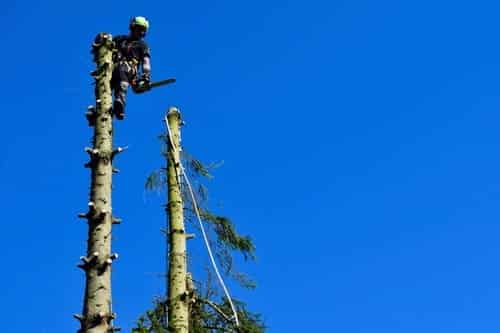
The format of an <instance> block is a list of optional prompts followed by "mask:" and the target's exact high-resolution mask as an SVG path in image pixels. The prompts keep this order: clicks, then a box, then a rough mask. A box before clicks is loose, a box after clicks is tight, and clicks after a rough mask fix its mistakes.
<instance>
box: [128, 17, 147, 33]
mask: <svg viewBox="0 0 500 333" xmlns="http://www.w3.org/2000/svg"><path fill="white" fill-rule="evenodd" d="M135 26H139V27H143V28H144V29H145V30H146V31H147V30H148V29H149V22H148V20H146V18H145V17H144V16H136V17H134V18H132V20H130V29H132V28H133V27H135Z"/></svg>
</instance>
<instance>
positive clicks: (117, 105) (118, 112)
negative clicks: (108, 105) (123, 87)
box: [113, 100, 125, 120]
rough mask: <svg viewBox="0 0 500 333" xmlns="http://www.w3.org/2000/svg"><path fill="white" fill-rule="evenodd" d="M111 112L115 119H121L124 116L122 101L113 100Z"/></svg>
mask: <svg viewBox="0 0 500 333" xmlns="http://www.w3.org/2000/svg"><path fill="white" fill-rule="evenodd" d="M113 114H114V115H115V117H116V119H118V120H123V119H124V118H125V108H124V106H123V103H122V102H121V101H119V100H115V101H114V103H113Z"/></svg>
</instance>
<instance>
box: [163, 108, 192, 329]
mask: <svg viewBox="0 0 500 333" xmlns="http://www.w3.org/2000/svg"><path fill="white" fill-rule="evenodd" d="M167 121H168V125H169V127H170V130H171V133H170V134H171V140H169V141H170V145H169V150H168V163H167V183H168V216H169V228H168V230H169V245H170V252H169V260H168V265H169V267H168V305H169V306H168V326H169V329H170V330H171V332H173V333H187V332H188V298H189V295H188V292H187V288H186V281H187V280H186V272H187V261H186V235H187V234H186V230H185V228H184V216H183V207H184V206H183V202H182V196H181V187H180V183H179V182H180V178H181V170H180V165H179V161H180V150H181V147H180V139H179V138H180V130H179V125H180V113H179V111H178V110H177V109H176V108H170V110H169V112H168V114H167Z"/></svg>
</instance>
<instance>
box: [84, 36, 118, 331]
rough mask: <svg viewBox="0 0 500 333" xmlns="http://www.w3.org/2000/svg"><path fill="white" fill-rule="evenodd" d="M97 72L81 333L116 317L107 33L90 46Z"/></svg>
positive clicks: (109, 44) (110, 46)
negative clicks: (112, 284)
mask: <svg viewBox="0 0 500 333" xmlns="http://www.w3.org/2000/svg"><path fill="white" fill-rule="evenodd" d="M92 52H93V54H94V61H95V63H96V67H97V69H96V71H94V72H93V76H94V77H95V98H96V105H95V108H94V109H89V113H87V118H88V119H89V123H90V124H91V125H93V126H94V129H95V131H94V137H93V147H92V148H86V149H85V150H86V151H87V153H88V154H89V156H90V161H89V163H87V164H86V166H87V167H89V168H90V169H91V186H90V201H89V203H88V208H89V210H88V212H87V213H86V214H81V217H84V218H86V219H87V221H88V225H89V232H88V241H87V255H86V256H85V257H82V258H81V259H82V264H81V265H79V267H81V268H82V269H83V270H84V271H85V277H86V284H85V295H84V305H83V315H76V316H75V317H77V318H78V319H79V320H80V323H81V329H80V331H79V332H80V333H108V332H113V331H114V330H115V329H114V328H113V327H112V321H113V319H114V317H115V314H114V313H113V312H112V306H111V264H112V262H113V260H114V259H116V258H117V257H118V255H116V254H112V253H111V227H112V224H113V216H112V213H111V212H112V206H111V180H112V174H113V167H112V161H113V157H114V155H115V154H116V153H117V152H120V151H121V150H122V149H116V150H113V121H112V120H113V118H112V115H111V108H112V95H111V75H112V71H113V60H112V53H113V41H112V37H111V35H109V34H100V38H97V39H96V43H94V45H93V50H92Z"/></svg>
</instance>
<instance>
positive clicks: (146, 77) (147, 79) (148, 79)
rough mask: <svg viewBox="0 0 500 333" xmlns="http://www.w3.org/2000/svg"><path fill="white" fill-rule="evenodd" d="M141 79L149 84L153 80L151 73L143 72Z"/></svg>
mask: <svg viewBox="0 0 500 333" xmlns="http://www.w3.org/2000/svg"><path fill="white" fill-rule="evenodd" d="M141 80H142V81H144V82H145V83H146V84H149V82H151V74H150V73H142V76H141Z"/></svg>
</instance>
